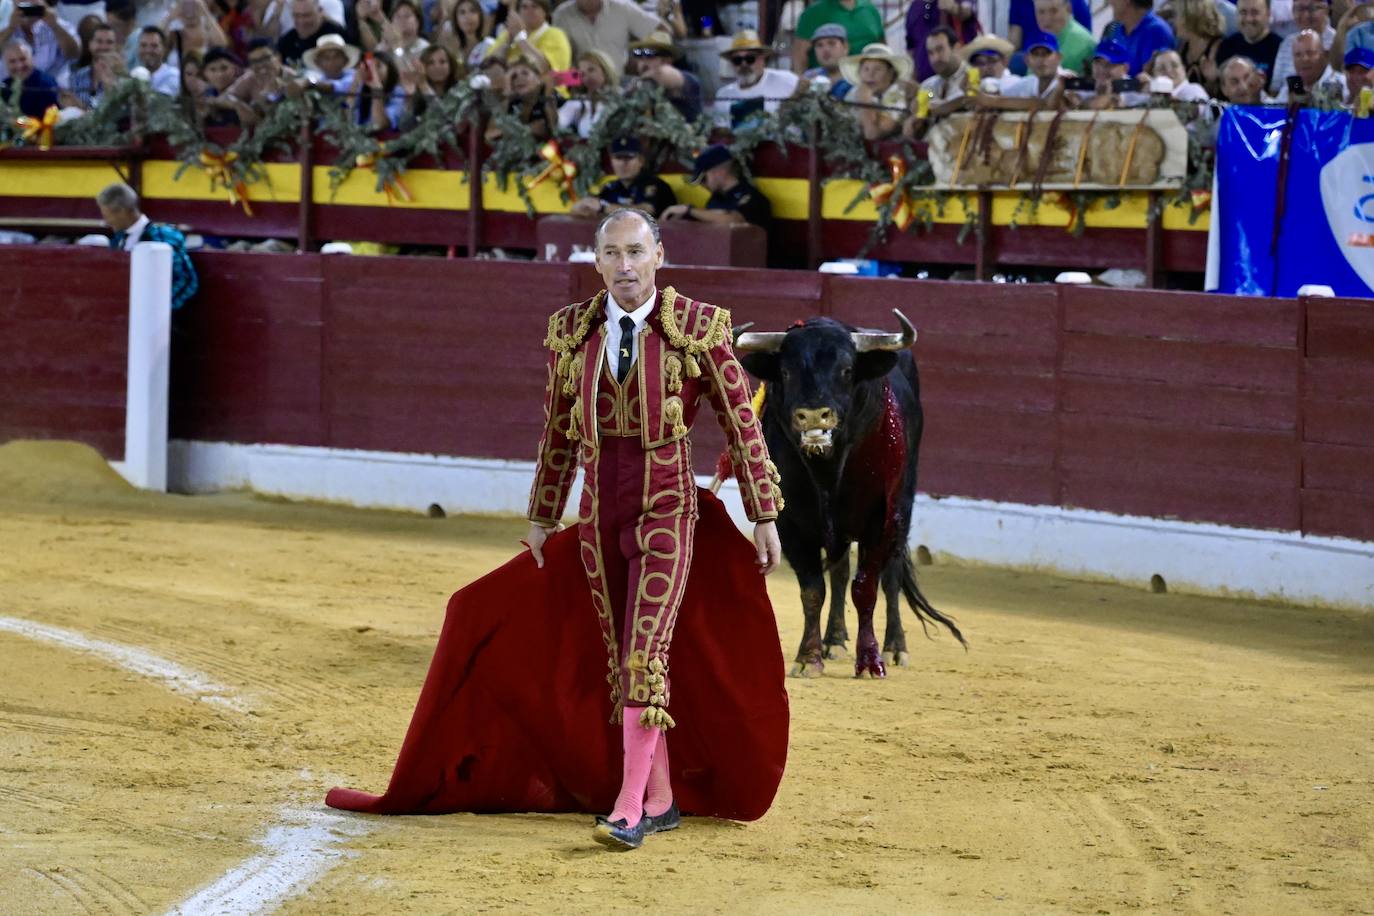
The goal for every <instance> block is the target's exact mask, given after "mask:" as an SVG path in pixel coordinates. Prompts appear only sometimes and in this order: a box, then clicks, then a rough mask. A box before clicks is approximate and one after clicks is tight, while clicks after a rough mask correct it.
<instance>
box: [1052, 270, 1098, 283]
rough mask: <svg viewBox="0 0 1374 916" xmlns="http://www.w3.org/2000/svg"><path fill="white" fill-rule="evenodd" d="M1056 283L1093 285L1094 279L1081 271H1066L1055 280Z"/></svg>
mask: <svg viewBox="0 0 1374 916" xmlns="http://www.w3.org/2000/svg"><path fill="white" fill-rule="evenodd" d="M1054 282H1055V283H1091V282H1093V278H1092V277H1090V276H1088V275H1087V274H1085V273H1084V272H1083V271H1081V270H1066V271H1064V272H1063V273H1061V274H1060V275H1059V276H1057V277H1055V278H1054Z"/></svg>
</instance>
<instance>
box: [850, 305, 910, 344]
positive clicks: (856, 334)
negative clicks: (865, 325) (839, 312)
mask: <svg viewBox="0 0 1374 916" xmlns="http://www.w3.org/2000/svg"><path fill="white" fill-rule="evenodd" d="M892 314H894V315H896V316H897V322H898V323H899V324H900V325H901V326H902V331H901V333H900V334H892V333H888V332H884V331H853V332H851V333H850V335H849V336H850V337H851V338H853V340H854V350H855V351H856V352H858V353H865V352H868V351H871V350H905V349H906V348H907V347H910V346H911V345H912V344H914V343H915V342H916V329H915V328H914V327H912V325H911V322H910V321H907V319H906V316H905V315H903V314H902V313H901V312H900V311H898V310H897V309H893V310H892Z"/></svg>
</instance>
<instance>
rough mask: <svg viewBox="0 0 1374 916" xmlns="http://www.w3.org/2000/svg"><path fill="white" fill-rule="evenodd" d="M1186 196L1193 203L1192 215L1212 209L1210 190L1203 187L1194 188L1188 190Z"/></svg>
mask: <svg viewBox="0 0 1374 916" xmlns="http://www.w3.org/2000/svg"><path fill="white" fill-rule="evenodd" d="M1188 198H1189V202H1190V203H1191V204H1192V205H1193V215H1195V216H1196V215H1197V214H1199V213H1206V212H1207V211H1208V210H1210V209H1212V192H1211V191H1209V190H1207V189H1205V188H1194V189H1193V190H1192V191H1189V192H1188Z"/></svg>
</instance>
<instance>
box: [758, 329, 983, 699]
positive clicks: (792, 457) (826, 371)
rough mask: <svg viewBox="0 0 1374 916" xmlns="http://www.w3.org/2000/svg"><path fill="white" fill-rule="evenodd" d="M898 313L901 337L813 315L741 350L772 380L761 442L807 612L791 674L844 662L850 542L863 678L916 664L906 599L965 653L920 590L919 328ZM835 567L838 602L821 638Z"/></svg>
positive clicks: (858, 668)
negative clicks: (905, 619) (914, 518)
mask: <svg viewBox="0 0 1374 916" xmlns="http://www.w3.org/2000/svg"><path fill="white" fill-rule="evenodd" d="M894 312H895V310H894ZM895 314H896V315H897V318H898V320H899V321H900V322H901V325H902V331H901V333H896V334H886V333H877V332H872V331H856V330H855V329H853V328H851V327H849V326H847V325H844V324H841V323H840V322H838V321H834V320H832V319H829V318H812V319H810V320H808V321H805V322H802V323H799V324H798V325H796V326H794V327H793V328H791V329H789V330H787V331H785V332H778V333H741V334H740V335H739V337H738V339H737V340H736V343H735V351H736V352H737V353H738V354H740V360H741V362H743V364H744V367H745V368H746V369H748V370H749V371H750V372H751V373H752V374H753V375H755V376H757V377H758V378H759V379H762V380H763V381H764V382H765V383H766V387H767V394H766V399H765V402H764V408H763V429H764V435H765V437H766V438H767V441H768V450H769V452H770V453H771V454H772V457H773V460H774V462H776V464H777V466H778V470H779V471H780V472H781V474H782V486H783V492H784V493H785V494H786V497H787V500H786V508H785V509H784V510H783V511H782V513H781V514H780V516H779V517H778V535H779V537H780V538H781V540H782V552H783V555H784V556H785V557H786V558H787V562H788V564H790V565H791V567H792V569H793V570H794V571H795V572H796V574H797V581H798V583H799V584H800V586H801V600H802V608H803V610H804V612H805V615H806V628H805V631H804V632H803V634H802V640H801V646H800V647H799V648H798V649H797V663H796V665H795V666H793V668H792V673H793V674H794V675H803V676H807V675H819V674H820V673H821V672H822V671H823V670H824V667H825V661H824V659H825V658H826V657H827V656H828V657H831V658H835V657H838V656H839V654H840V653H842V652H843V650H844V647H845V644H846V643H847V642H848V641H849V633H848V630H847V629H846V627H845V620H844V588H845V585H846V584H847V583H848V582H849V548H850V545H851V544H854V543H857V544H858V545H859V556H858V570H857V571H856V573H855V575H854V581H853V586H852V592H853V599H854V607H855V609H856V610H857V611H858V617H859V638H858V644H857V646H856V651H855V661H854V674H855V676H856V677H861V676H862V675H863V674H864V673H865V672H867V673H868V674H870V675H871V676H873V677H884V676H885V675H886V674H887V665H888V664H893V663H896V664H898V665H906V664H908V663H909V656H908V654H907V648H906V634H905V632H904V631H903V629H902V617H901V596H902V595H905V596H906V599H907V601H908V602H909V603H910V605H911V608H912V610H913V611H915V613H916V616H917V619H919V620H920V621H921V626H922V628H925V626H926V624H927V622H928V621H931V622H939V623H941V624H943V625H944V626H945V627H946V628H948V629H949V631H950V632H951V633H952V634H954V636H955V638H956V639H958V640H959V642H960V643H961V644H963V645H965V647H967V643H965V641H964V636H963V634H962V633H960V632H959V628H958V627H957V626H956V625H955V623H954V621H953V620H951V619H950V618H949V617H947V616H946V615H944V614H942V613H941V612H939V611H937V610H936V609H935V608H934V607H932V606H931V605H930V602H929V601H927V600H926V598H925V596H924V595H922V594H921V590H920V589H919V588H918V587H917V585H916V575H915V570H914V569H913V568H912V565H911V555H910V553H909V551H908V549H907V539H908V536H909V533H910V530H911V514H912V507H913V504H914V502H915V498H916V459H917V454H918V451H919V449H920V444H921V426H922V414H921V388H920V382H919V380H918V378H917V374H916V363H915V360H913V359H912V356H911V344H912V342H913V341H914V340H915V338H916V332H915V330H914V329H913V328H912V327H911V324H910V322H908V321H907V320H906V318H905V317H904V316H903V315H902V314H901V313H900V312H895ZM822 552H824V556H825V561H824V562H823V561H822ZM827 568H828V569H829V572H830V583H831V592H832V595H831V605H830V618H829V622H828V624H827V626H826V632H825V638H824V641H822V638H821V608H822V606H823V605H824V604H825V573H826V570H827ZM880 584H881V586H882V589H883V592H884V594H885V595H886V597H887V628H886V631H885V632H884V634H883V648H882V652H881V654H880V653H879V650H878V640H877V637H876V636H875V635H874V631H873V610H874V607H875V605H876V604H877V600H878V587H879V585H880Z"/></svg>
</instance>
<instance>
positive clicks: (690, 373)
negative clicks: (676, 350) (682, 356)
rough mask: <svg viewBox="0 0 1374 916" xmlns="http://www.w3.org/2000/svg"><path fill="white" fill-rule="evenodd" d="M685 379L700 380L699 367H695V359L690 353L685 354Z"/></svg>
mask: <svg viewBox="0 0 1374 916" xmlns="http://www.w3.org/2000/svg"><path fill="white" fill-rule="evenodd" d="M687 377H688V378H701V367H700V366H698V365H697V358H696V357H695V356H693V355H692V354H691V353H688V354H687Z"/></svg>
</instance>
